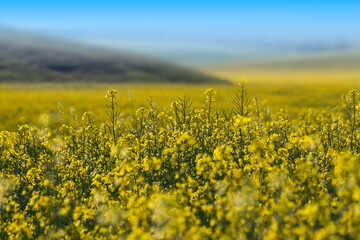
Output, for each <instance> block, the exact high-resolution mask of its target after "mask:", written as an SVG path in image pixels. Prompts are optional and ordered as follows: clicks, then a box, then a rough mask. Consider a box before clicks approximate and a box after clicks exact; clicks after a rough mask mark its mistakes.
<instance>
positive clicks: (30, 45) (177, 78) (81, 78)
mask: <svg viewBox="0 0 360 240" xmlns="http://www.w3.org/2000/svg"><path fill="white" fill-rule="evenodd" d="M13 82H21V83H44V82H60V83H62V82H96V83H133V82H148V83H153V82H170V83H227V82H226V81H224V80H221V79H218V78H214V77H210V76H207V75H205V74H202V73H199V72H196V71H194V70H191V69H187V68H184V67H179V66H176V65H172V64H169V63H164V62H161V61H158V60H154V59H151V58H147V57H143V56H137V55H134V54H130V53H124V52H119V51H114V50H111V49H102V48H98V47H93V46H86V45H82V44H79V43H73V42H70V41H65V40H59V39H56V38H51V37H47V36H41V35H35V34H32V33H26V32H20V31H15V30H11V29H6V28H0V83H13Z"/></svg>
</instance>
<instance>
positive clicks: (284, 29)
mask: <svg viewBox="0 0 360 240" xmlns="http://www.w3.org/2000/svg"><path fill="white" fill-rule="evenodd" d="M359 6H360V4H359V3H356V2H355V1H226V0H225V1H211V0H210V1H189V0H183V1H159V0H158V1H91V0H88V1H79V0H78V1H76V0H75V1H68V0H62V1H39V0H38V1H37V0H31V1H29V0H28V1H19V0H8V1H7V0H3V1H2V3H1V6H0V23H2V24H5V25H10V26H15V27H20V28H26V29H30V30H45V31H46V30H50V31H57V30H58V31H67V32H69V33H70V32H71V31H73V32H76V31H83V32H97V31H100V32H104V33H106V32H107V33H108V34H110V33H113V34H114V35H116V34H121V33H123V32H129V33H130V34H140V35H141V34H149V35H150V34H151V33H153V34H160V33H162V34H165V35H166V34H168V35H175V36H176V35H185V36H186V35H195V37H196V35H204V36H209V37H214V38H216V36H218V37H219V35H223V36H224V38H227V37H230V38H231V37H234V38H238V37H244V38H253V37H267V38H271V39H272V38H273V39H282V38H284V39H292V38H298V39H302V38H304V39H306V38H309V39H312V38H321V37H324V38H327V37H328V38H339V39H340V38H353V37H356V38H358V37H359V35H360V34H359V30H358V29H359V28H358V26H359V24H360V17H359V10H360V8H359Z"/></svg>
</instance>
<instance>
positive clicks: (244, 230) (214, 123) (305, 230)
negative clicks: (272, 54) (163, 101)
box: [0, 84, 360, 239]
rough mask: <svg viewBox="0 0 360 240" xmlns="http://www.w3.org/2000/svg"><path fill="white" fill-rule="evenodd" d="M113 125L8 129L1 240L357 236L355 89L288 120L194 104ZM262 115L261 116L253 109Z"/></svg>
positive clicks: (112, 105)
mask: <svg viewBox="0 0 360 240" xmlns="http://www.w3.org/2000/svg"><path fill="white" fill-rule="evenodd" d="M116 99H117V91H115V90H111V91H109V92H108V94H107V101H108V108H109V109H108V113H109V114H108V115H109V121H108V122H105V123H103V124H101V125H98V124H96V123H95V120H94V114H93V113H91V112H87V113H85V114H84V116H83V118H82V121H79V122H76V123H74V124H73V125H71V124H63V125H61V126H60V127H56V128H49V127H42V126H40V127H36V126H28V125H22V126H20V127H19V129H18V130H17V131H15V132H8V131H3V132H0V170H1V171H0V238H1V239H119V238H126V239H357V238H358V236H359V235H360V171H359V167H360V124H359V122H360V121H359V120H360V114H359V100H358V93H357V91H355V90H353V91H351V92H350V93H349V94H348V96H346V97H345V98H344V104H343V105H341V106H339V107H337V108H334V109H331V110H327V111H321V112H319V111H318V112H316V111H314V110H311V109H309V110H308V111H306V112H302V113H299V115H298V116H297V117H292V118H290V117H289V115H288V114H287V112H286V110H284V109H281V110H280V111H279V112H275V113H271V114H269V109H265V108H264V109H262V108H261V106H259V104H258V103H259V101H258V99H255V101H254V103H255V107H253V106H251V104H250V101H249V100H248V97H247V92H246V86H245V85H244V84H242V85H241V89H240V91H239V94H238V96H237V98H236V101H234V102H235V104H236V106H235V107H234V110H233V111H230V112H227V113H225V112H218V111H217V110H216V108H215V107H214V106H215V104H216V101H215V91H214V90H212V89H210V90H208V91H206V92H205V98H204V107H203V108H192V106H191V102H190V100H189V99H188V98H184V99H179V100H177V101H176V102H174V103H173V104H171V107H170V110H169V111H167V112H161V111H159V109H158V108H157V106H156V104H154V103H153V102H150V104H149V107H144V108H141V109H139V110H138V111H136V113H134V115H133V116H132V117H120V114H119V113H118V110H117V108H116V107H117V106H116V101H117V100H116ZM252 109H255V110H252Z"/></svg>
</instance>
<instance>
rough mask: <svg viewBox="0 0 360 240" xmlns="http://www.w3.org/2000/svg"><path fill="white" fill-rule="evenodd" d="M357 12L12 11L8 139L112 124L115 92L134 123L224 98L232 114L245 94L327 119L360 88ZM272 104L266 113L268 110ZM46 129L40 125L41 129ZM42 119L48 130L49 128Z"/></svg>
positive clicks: (7, 10) (6, 66) (263, 6)
mask: <svg viewBox="0 0 360 240" xmlns="http://www.w3.org/2000/svg"><path fill="white" fill-rule="evenodd" d="M358 10H359V4H358V3H355V2H353V1H342V2H341V3H340V2H335V1H327V2H320V1H318V2H313V1H301V2H298V1H295V2H284V1H271V2H268V1H257V2H239V1H231V0H228V1H224V2H218V1H206V2H205V1H196V2H194V1H181V2H172V3H167V2H164V1H160V0H158V1H146V0H140V1H136V2H115V1H95V0H94V1H81V0H79V1H67V0H64V1H62V2H61V3H60V2H59V3H53V2H46V1H40V0H38V1H31V2H29V1H27V2H26V1H21V0H15V1H7V2H6V3H2V7H1V9H0V129H1V130H5V129H11V130H14V129H16V128H17V126H18V125H19V124H21V123H32V124H39V121H43V119H44V116H45V115H47V116H48V115H51V116H55V115H54V113H56V112H57V111H58V104H59V102H61V104H62V106H63V108H64V113H65V115H66V116H70V109H73V112H74V110H76V115H77V116H78V118H81V115H82V114H83V113H84V112H85V111H90V110H91V111H93V112H94V113H95V116H96V119H97V121H98V122H102V121H104V119H105V118H106V114H105V112H106V109H105V99H104V95H105V92H106V90H108V89H111V88H116V89H118V90H119V93H120V94H119V97H120V103H119V110H120V111H121V112H123V113H124V114H127V115H131V114H133V113H134V111H136V109H137V108H138V107H140V106H146V105H147V104H148V99H150V98H152V99H153V100H154V101H155V102H157V104H158V106H159V109H160V110H165V111H166V109H167V108H168V107H169V105H170V104H171V102H172V101H174V100H176V99H177V98H178V97H183V96H184V95H187V96H189V97H190V98H191V99H192V101H193V106H194V107H202V106H203V102H204V96H203V93H204V91H205V90H206V89H207V88H209V87H212V88H214V89H215V90H216V91H217V96H216V98H217V108H218V109H219V111H223V110H224V111H229V109H231V105H232V104H233V102H232V100H233V98H234V95H235V89H236V83H237V82H239V81H242V80H243V79H247V81H248V87H249V94H250V99H252V97H254V96H257V97H258V98H259V99H260V100H261V101H263V104H264V106H266V107H268V108H271V109H273V111H277V110H278V109H280V108H281V107H285V108H286V109H287V111H288V112H289V113H290V114H291V115H292V116H296V115H297V114H298V113H299V112H301V111H302V110H304V109H306V108H318V109H326V108H331V107H333V106H335V105H338V104H340V103H341V95H342V94H344V93H346V92H348V91H349V90H350V89H352V88H358V87H359V83H360V34H359V31H358V26H359V24H360V18H359V17H358V12H359V11H358ZM265 102H266V104H265ZM39 119H40V120H39ZM41 119H42V120H41Z"/></svg>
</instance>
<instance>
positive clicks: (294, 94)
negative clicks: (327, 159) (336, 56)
mask: <svg viewBox="0 0 360 240" xmlns="http://www.w3.org/2000/svg"><path fill="white" fill-rule="evenodd" d="M314 82H316V79H314ZM356 86H357V84H355V83H354V82H351V81H349V82H344V83H342V84H339V83H337V82H332V83H329V84H323V83H313V84H294V83H292V82H288V83H282V82H276V81H273V82H271V83H269V82H259V81H254V82H252V81H249V83H248V88H249V97H250V100H251V104H253V102H252V99H253V97H255V96H257V97H258V98H259V99H260V102H261V106H262V107H267V108H269V109H271V110H272V111H278V110H279V109H280V108H282V107H285V109H286V110H287V111H288V112H289V113H290V116H291V117H296V116H297V115H298V114H299V113H301V112H302V111H304V110H306V109H307V108H316V109H318V110H326V109H329V108H331V107H334V106H338V105H341V103H342V100H341V96H342V95H343V94H345V93H347V92H348V90H349V89H351V88H354V87H356ZM210 87H211V88H213V89H214V90H215V91H216V92H217V94H216V108H217V109H218V110H219V112H222V111H226V112H230V110H231V108H232V107H233V104H234V103H233V100H234V97H235V90H236V84H234V85H214V84H211V85H206V84H205V85H190V86H189V85H186V84H152V85H148V84H146V85H141V84H122V85H116V84H102V85H99V84H94V85H84V84H68V85H56V84H48V85H43V84H42V85H34V84H32V85H23V84H21V85H19V84H11V85H1V87H0V106H1V107H0V129H1V130H15V129H17V127H18V125H19V124H23V123H31V124H35V125H43V126H44V124H45V125H46V123H44V118H45V119H48V120H49V119H50V120H51V119H52V120H51V121H55V122H56V121H58V119H57V114H58V112H59V104H60V106H61V107H60V108H62V110H61V111H63V112H64V121H66V122H71V121H72V120H71V119H72V118H73V116H77V118H78V120H79V121H81V116H82V114H83V113H84V112H86V111H92V112H94V114H95V119H96V120H97V122H98V123H101V122H104V121H105V120H106V119H107V118H108V117H107V115H106V111H107V108H106V107H105V104H106V101H105V94H106V91H107V90H108V89H112V88H116V89H117V90H118V91H119V107H118V109H119V111H120V112H122V113H123V114H124V115H129V116H131V115H133V114H134V113H135V112H136V110H137V109H138V108H139V107H142V106H143V107H148V106H149V101H150V100H152V101H153V102H154V103H156V104H157V106H158V109H159V110H160V111H169V107H170V104H171V103H172V102H173V101H175V100H177V99H178V98H182V97H184V96H188V97H190V99H191V100H192V103H193V104H192V106H193V107H196V108H202V107H204V99H205V97H204V92H205V90H206V89H208V88H210ZM71 112H72V113H73V115H72V114H71ZM45 127H46V126H45Z"/></svg>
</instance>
